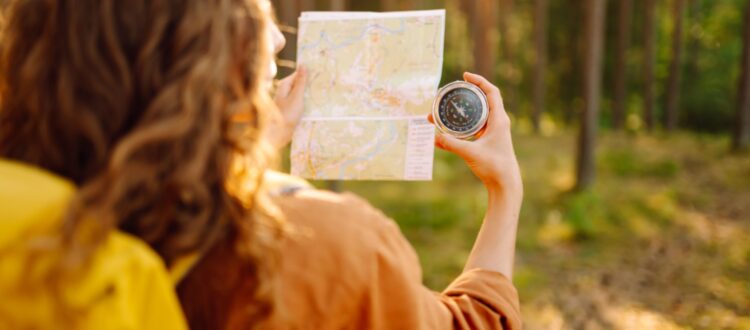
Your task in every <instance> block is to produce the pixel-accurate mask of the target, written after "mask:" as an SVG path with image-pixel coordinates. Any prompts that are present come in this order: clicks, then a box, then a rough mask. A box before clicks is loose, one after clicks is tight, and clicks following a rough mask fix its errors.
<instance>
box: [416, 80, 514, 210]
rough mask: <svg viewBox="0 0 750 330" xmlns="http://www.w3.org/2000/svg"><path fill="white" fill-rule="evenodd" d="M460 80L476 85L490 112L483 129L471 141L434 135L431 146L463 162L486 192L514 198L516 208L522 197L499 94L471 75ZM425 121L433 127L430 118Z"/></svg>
mask: <svg viewBox="0 0 750 330" xmlns="http://www.w3.org/2000/svg"><path fill="white" fill-rule="evenodd" d="M464 80H466V81H467V82H469V83H472V84H475V85H477V86H478V87H479V88H480V89H482V91H484V93H485V94H487V101H488V103H489V110H490V112H489V117H488V119H487V126H486V127H485V129H484V130H483V131H482V132H481V133H480V136H479V137H478V138H477V139H476V140H474V141H465V140H460V139H457V138H454V137H452V136H450V135H448V134H442V133H438V135H437V136H436V139H435V145H436V146H438V147H439V148H441V149H443V150H447V151H450V152H452V153H455V154H456V155H458V156H460V157H461V158H463V159H464V161H465V162H466V164H467V165H468V166H469V168H470V169H471V170H472V172H474V175H476V176H477V177H478V178H479V179H480V180H482V182H483V183H484V184H485V186H486V187H487V189H488V191H490V192H491V193H492V192H499V193H501V194H502V195H503V196H505V197H506V199H507V198H508V197H511V196H515V197H517V198H518V201H517V202H518V203H519V204H520V202H521V198H520V196H521V195H523V184H522V182H521V171H520V168H519V166H518V161H517V160H516V154H515V151H514V149H513V141H512V139H511V133H510V118H509V117H508V114H507V113H506V112H505V107H504V105H503V99H502V96H501V95H500V90H499V89H498V88H497V87H496V86H495V85H493V84H492V83H490V82H489V81H487V79H485V78H484V77H482V76H480V75H476V74H473V73H468V72H466V73H464ZM428 120H429V121H430V122H432V123H433V124H434V119H433V118H432V114H430V115H429V116H428Z"/></svg>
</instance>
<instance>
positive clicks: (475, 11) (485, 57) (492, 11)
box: [462, 0, 498, 80]
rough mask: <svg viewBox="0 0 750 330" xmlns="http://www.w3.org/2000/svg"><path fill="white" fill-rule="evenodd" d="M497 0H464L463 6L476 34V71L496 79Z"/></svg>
mask: <svg viewBox="0 0 750 330" xmlns="http://www.w3.org/2000/svg"><path fill="white" fill-rule="evenodd" d="M497 5H498V3H497V0H464V1H462V7H463V9H464V11H466V13H467V16H468V18H469V22H470V24H471V29H470V31H471V33H472V35H473V36H474V38H473V39H474V71H476V73H478V74H480V75H482V76H484V77H486V78H487V79H489V80H494V72H495V66H496V63H497V62H496V59H497V52H496V49H497V47H496V45H497V44H496V42H495V36H496V32H497V29H496V24H495V23H496V22H497V13H498V6H497Z"/></svg>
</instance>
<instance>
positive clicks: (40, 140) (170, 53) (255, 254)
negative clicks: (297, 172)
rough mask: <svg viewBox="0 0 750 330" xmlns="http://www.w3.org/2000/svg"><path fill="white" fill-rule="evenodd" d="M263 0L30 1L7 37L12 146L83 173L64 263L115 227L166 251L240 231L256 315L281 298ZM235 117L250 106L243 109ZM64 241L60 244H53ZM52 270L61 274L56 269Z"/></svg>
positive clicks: (0, 60) (9, 151) (66, 172)
mask: <svg viewBox="0 0 750 330" xmlns="http://www.w3.org/2000/svg"><path fill="white" fill-rule="evenodd" d="M262 6H263V4H262V3H261V0H167V1H153V0H129V1H115V0H16V1H10V2H9V3H7V8H5V11H4V16H3V21H4V22H3V32H2V36H1V37H0V38H1V39H0V47H1V49H0V51H1V52H0V157H7V158H11V159H15V160H19V161H23V162H26V163H30V164H33V165H36V166H39V167H41V168H45V169H47V170H49V171H51V172H54V173H56V174H58V175H60V176H62V177H65V178H68V179H70V180H72V181H73V182H75V183H76V184H77V185H78V188H79V189H78V192H77V194H76V196H75V197H74V199H73V201H72V202H71V204H70V206H69V209H68V210H67V212H66V213H65V216H64V219H63V225H62V227H61V230H60V240H59V246H57V247H55V248H54V249H59V250H61V251H62V253H61V258H60V260H61V261H60V263H59V264H60V265H58V268H57V269H55V272H56V273H55V274H56V275H55V274H52V273H50V274H49V276H53V275H54V276H56V277H57V276H59V273H60V272H64V271H65V270H71V269H76V268H80V267H81V265H84V264H85V262H86V261H87V260H88V259H89V258H90V256H91V255H92V254H93V253H94V251H95V250H96V248H97V246H98V245H99V244H101V243H102V241H103V239H104V237H106V235H105V234H106V233H108V232H111V231H112V230H116V229H119V230H123V231H125V232H128V233H131V234H133V235H135V236H137V237H139V238H141V239H143V240H144V241H145V242H147V243H148V244H149V245H150V246H151V247H152V248H153V249H154V250H155V251H156V252H157V253H158V254H159V255H160V256H161V257H162V258H163V260H164V261H165V263H166V264H167V265H170V264H171V263H173V262H174V261H175V260H176V259H177V258H179V257H181V256H184V255H187V254H190V253H193V252H196V251H205V250H206V249H209V248H210V247H211V245H212V244H213V242H215V241H217V240H219V239H222V240H225V239H230V240H232V242H233V249H234V252H235V253H236V254H237V255H238V256H240V257H241V258H242V260H245V261H246V264H247V265H248V267H246V268H247V269H246V270H245V271H246V274H245V275H244V276H245V277H247V280H250V281H254V282H255V283H257V285H255V286H253V288H254V289H253V291H254V292H250V294H249V295H248V296H247V301H245V302H243V303H245V304H246V305H247V306H252V308H245V309H244V310H245V311H246V322H245V323H246V325H252V324H257V323H258V322H259V321H261V320H263V319H266V318H268V317H269V316H270V314H271V313H272V311H273V307H274V298H273V297H274V293H273V285H272V283H273V279H274V274H275V264H276V262H275V261H274V260H275V259H274V258H275V257H274V256H275V255H276V254H277V251H276V250H277V247H276V244H275V242H276V241H278V238H279V237H280V236H281V235H282V227H283V222H282V221H281V219H280V217H279V216H278V213H277V212H275V211H274V207H273V205H272V204H271V203H270V202H269V201H268V199H267V198H266V197H265V195H264V194H263V193H262V190H261V181H262V174H263V171H264V169H265V168H266V167H267V166H269V164H270V162H271V161H272V160H273V157H274V152H273V149H272V148H271V147H270V145H268V144H267V143H266V142H265V140H264V139H263V138H262V136H263V134H264V132H265V129H266V123H267V122H269V120H271V118H270V117H271V116H274V115H277V110H276V108H275V105H274V104H273V102H272V100H271V98H270V95H269V94H268V92H267V91H265V90H264V88H263V78H264V71H263V70H264V68H265V65H266V63H268V62H267V61H269V60H271V59H270V58H267V56H268V55H266V52H265V51H263V48H262V47H264V43H265V42H266V39H265V38H266V36H265V29H266V28H267V22H268V20H269V17H268V16H269V15H271V14H270V13H268V11H267V10H264V9H263V8H262ZM237 118H242V119H243V120H242V121H241V122H238V120H237ZM50 249H53V248H50ZM47 280H49V279H47Z"/></svg>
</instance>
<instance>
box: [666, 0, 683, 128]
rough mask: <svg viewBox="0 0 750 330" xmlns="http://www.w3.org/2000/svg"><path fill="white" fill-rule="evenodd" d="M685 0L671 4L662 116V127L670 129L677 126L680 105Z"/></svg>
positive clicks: (675, 0) (678, 0) (677, 0)
mask: <svg viewBox="0 0 750 330" xmlns="http://www.w3.org/2000/svg"><path fill="white" fill-rule="evenodd" d="M684 8H685V0H674V3H673V6H672V17H674V29H673V30H672V62H671V63H669V78H667V79H668V80H667V106H666V114H665V117H664V127H665V128H666V129H667V131H672V130H674V129H675V128H676V127H677V118H678V108H679V106H680V81H681V80H682V48H683V43H684V42H683V39H684V38H683V36H682V30H683V25H684V24H683V21H684V16H685V15H684V11H685V10H684Z"/></svg>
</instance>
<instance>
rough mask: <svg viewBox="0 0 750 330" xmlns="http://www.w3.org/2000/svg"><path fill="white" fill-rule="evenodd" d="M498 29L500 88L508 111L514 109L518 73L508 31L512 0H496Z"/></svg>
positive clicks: (511, 13)
mask: <svg viewBox="0 0 750 330" xmlns="http://www.w3.org/2000/svg"><path fill="white" fill-rule="evenodd" d="M498 2H500V4H499V7H500V8H499V13H498V24H497V26H498V29H499V34H500V40H501V44H502V53H501V54H502V62H501V63H500V68H501V70H500V78H501V81H500V83H499V85H500V89H501V90H502V92H503V102H505V108H506V109H508V111H510V112H514V111H516V108H517V106H516V104H517V102H516V92H517V90H518V89H517V86H516V81H517V79H518V75H519V72H520V71H519V69H518V67H517V66H516V61H515V52H514V49H515V47H514V44H513V40H512V38H511V33H510V29H509V26H510V18H511V16H512V15H513V0H498Z"/></svg>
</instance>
